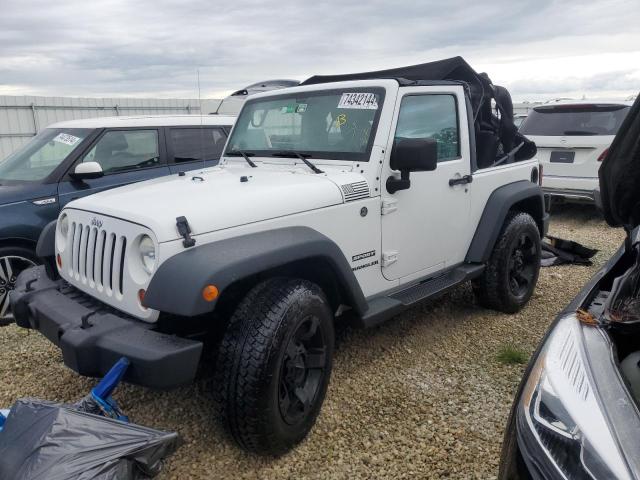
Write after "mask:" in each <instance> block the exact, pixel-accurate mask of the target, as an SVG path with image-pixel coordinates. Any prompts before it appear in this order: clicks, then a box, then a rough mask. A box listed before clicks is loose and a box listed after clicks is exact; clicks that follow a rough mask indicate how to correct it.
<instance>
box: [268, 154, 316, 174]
mask: <svg viewBox="0 0 640 480" xmlns="http://www.w3.org/2000/svg"><path fill="white" fill-rule="evenodd" d="M271 156H272V157H284V158H299V159H300V160H302V161H303V162H304V164H305V165H306V166H307V167H309V168H310V169H311V170H313V171H314V172H315V173H324V172H323V171H322V170H320V169H319V168H318V167H316V166H315V165H314V164H313V163H311V162H310V161H309V160H307V159H308V158H309V157H311V155H309V154H308V153H300V152H293V151H286V152H274V153H272V154H271Z"/></svg>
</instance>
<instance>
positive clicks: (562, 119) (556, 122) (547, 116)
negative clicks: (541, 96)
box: [520, 104, 629, 137]
mask: <svg viewBox="0 0 640 480" xmlns="http://www.w3.org/2000/svg"><path fill="white" fill-rule="evenodd" d="M628 112H629V107H628V106H626V105H616V104H581V105H572V104H569V105H553V106H543V107H535V108H534V109H533V110H532V111H531V113H529V115H528V116H527V119H526V120H525V121H524V122H523V123H522V125H521V126H520V133H522V134H523V135H534V136H535V135H541V136H550V137H553V136H565V135H566V136H574V135H615V134H616V132H617V131H618V128H620V125H621V124H622V121H623V120H624V118H625V117H626V116H627V113H628Z"/></svg>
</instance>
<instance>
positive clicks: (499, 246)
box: [473, 212, 541, 313]
mask: <svg viewBox="0 0 640 480" xmlns="http://www.w3.org/2000/svg"><path fill="white" fill-rule="evenodd" d="M540 254H541V245H540V232H539V231H538V226H537V225H536V222H535V220H534V219H533V217H531V215H529V214H528V213H523V212H512V213H511V214H509V216H508V217H507V219H506V220H505V223H504V227H503V229H502V233H501V234H500V236H499V237H498V240H497V241H496V245H495V246H494V248H493V252H491V257H490V258H489V261H488V262H487V266H486V268H485V270H484V272H483V274H482V276H480V277H479V278H478V279H476V280H474V281H473V291H474V293H475V295H476V298H477V300H478V303H480V305H482V306H483V307H487V308H491V309H494V310H498V311H500V312H505V313H516V312H518V311H520V310H521V309H522V308H523V307H524V306H525V305H526V304H527V302H528V301H529V299H530V298H531V295H533V291H534V290H535V287H536V283H537V281H538V274H539V273H540Z"/></svg>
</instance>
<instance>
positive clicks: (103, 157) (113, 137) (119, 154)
mask: <svg viewBox="0 0 640 480" xmlns="http://www.w3.org/2000/svg"><path fill="white" fill-rule="evenodd" d="M82 161H83V162H98V163H99V164H100V166H101V167H102V170H103V171H104V173H105V174H109V173H118V172H123V171H127V170H135V169H138V168H148V167H155V166H157V165H159V164H160V154H159V150H158V131H157V130H113V131H110V132H107V133H105V134H104V135H103V136H102V138H100V140H98V143H96V144H95V146H94V147H93V148H92V149H91V150H90V151H89V153H87V154H86V155H85V156H84V157H83V158H82Z"/></svg>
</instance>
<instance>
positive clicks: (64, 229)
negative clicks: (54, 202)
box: [58, 215, 69, 238]
mask: <svg viewBox="0 0 640 480" xmlns="http://www.w3.org/2000/svg"><path fill="white" fill-rule="evenodd" d="M58 229H59V230H60V235H62V236H63V237H64V238H67V234H68V233H69V217H67V216H66V215H62V216H61V217H60V220H59V221H58Z"/></svg>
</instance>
